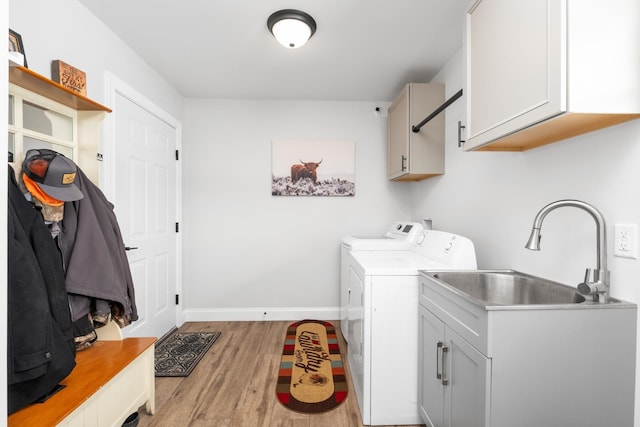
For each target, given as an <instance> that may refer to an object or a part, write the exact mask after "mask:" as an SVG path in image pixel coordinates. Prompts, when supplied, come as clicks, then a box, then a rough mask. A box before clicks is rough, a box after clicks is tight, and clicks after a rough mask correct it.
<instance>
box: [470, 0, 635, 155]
mask: <svg viewBox="0 0 640 427" xmlns="http://www.w3.org/2000/svg"><path fill="white" fill-rule="evenodd" d="M639 19H640V2H638V1H637V0H611V1H607V2H603V1H598V0H579V1H568V0H528V1H525V2H520V1H519V2H514V1H512V0H479V1H477V2H475V3H474V4H473V6H472V7H471V9H470V10H469V12H468V15H467V34H466V35H467V40H466V47H467V48H466V55H467V92H466V93H467V125H468V126H467V135H468V137H467V142H466V143H465V145H464V149H465V150H513V151H521V150H527V149H530V148H534V147H538V146H540V145H544V144H548V143H551V142H555V141H559V140H562V139H566V138H569V137H572V136H576V135H579V134H582V133H586V132H590V131H594V130H596V129H600V128H604V127H607V126H611V125H615V124H618V123H621V122H624V121H627V120H633V119H635V118H638V117H640V78H638V76H640V56H639V55H640V53H639V52H640V36H639V33H638V20H639Z"/></svg>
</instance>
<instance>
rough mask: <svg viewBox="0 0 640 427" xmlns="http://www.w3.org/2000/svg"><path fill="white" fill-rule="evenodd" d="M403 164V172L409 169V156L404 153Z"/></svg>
mask: <svg viewBox="0 0 640 427" xmlns="http://www.w3.org/2000/svg"><path fill="white" fill-rule="evenodd" d="M401 166H402V172H404V171H406V170H407V156H404V155H403V156H402V164H401Z"/></svg>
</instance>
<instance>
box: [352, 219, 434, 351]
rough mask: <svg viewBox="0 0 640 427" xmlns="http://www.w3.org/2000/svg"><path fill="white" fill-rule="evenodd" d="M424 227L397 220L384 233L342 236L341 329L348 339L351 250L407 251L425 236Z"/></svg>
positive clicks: (415, 223)
mask: <svg viewBox="0 0 640 427" xmlns="http://www.w3.org/2000/svg"><path fill="white" fill-rule="evenodd" d="M423 231H424V228H423V226H422V224H420V223H417V222H404V221H395V222H394V223H393V224H391V226H390V227H389V229H388V230H387V231H386V232H385V233H384V234H375V235H349V236H344V237H343V238H342V244H341V248H340V330H341V331H342V336H343V337H344V339H345V340H346V339H347V330H348V323H349V316H348V310H349V305H350V303H349V285H348V283H347V282H348V280H349V267H350V264H349V263H350V258H349V252H350V251H380V250H384V251H396V250H397V251H406V250H410V249H411V248H413V247H414V246H415V245H416V244H417V242H419V241H420V240H421V239H422V238H423V237H424V235H423Z"/></svg>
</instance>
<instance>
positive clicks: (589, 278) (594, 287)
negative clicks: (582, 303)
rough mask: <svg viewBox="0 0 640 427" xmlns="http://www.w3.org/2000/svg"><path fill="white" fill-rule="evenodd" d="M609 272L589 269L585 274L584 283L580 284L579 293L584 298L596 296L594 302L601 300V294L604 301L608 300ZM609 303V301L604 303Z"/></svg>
mask: <svg viewBox="0 0 640 427" xmlns="http://www.w3.org/2000/svg"><path fill="white" fill-rule="evenodd" d="M608 283H609V272H608V271H606V270H596V269H593V268H587V270H586V272H585V274H584V282H582V283H579V284H578V293H579V294H581V295H584V296H590V295H593V296H594V301H599V300H600V294H602V296H603V298H602V299H603V300H608V292H609V286H608ZM602 302H607V301H602Z"/></svg>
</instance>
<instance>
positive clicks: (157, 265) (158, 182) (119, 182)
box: [112, 92, 178, 337]
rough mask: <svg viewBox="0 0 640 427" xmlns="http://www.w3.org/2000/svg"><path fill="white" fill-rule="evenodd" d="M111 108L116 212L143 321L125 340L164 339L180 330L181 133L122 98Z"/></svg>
mask: <svg viewBox="0 0 640 427" xmlns="http://www.w3.org/2000/svg"><path fill="white" fill-rule="evenodd" d="M112 108H113V111H114V113H113V114H114V120H115V123H114V124H113V137H114V150H115V153H114V154H115V167H114V173H115V179H114V186H115V202H114V203H115V211H116V214H117V216H118V222H119V224H120V227H121V229H122V235H123V239H124V242H125V244H126V245H127V246H128V247H130V248H131V249H130V250H128V252H127V255H128V258H129V265H130V267H131V274H132V276H133V282H134V287H135V292H136V304H137V308H138V316H139V319H138V320H137V321H136V322H133V323H132V324H131V325H130V326H128V327H126V328H124V330H123V334H124V335H125V336H155V337H162V336H163V335H164V334H165V333H167V332H168V331H170V330H171V329H172V328H173V327H174V326H176V325H177V308H178V306H177V305H176V300H175V298H176V297H175V295H176V294H177V288H178V269H177V265H176V264H177V255H176V254H177V247H178V240H177V233H176V221H177V214H176V174H177V172H176V171H177V162H176V148H177V141H178V131H177V129H176V128H175V126H173V125H170V124H168V123H167V122H165V121H164V120H162V119H160V118H158V117H157V116H156V115H154V114H152V113H151V112H150V111H148V110H147V109H145V108H144V107H142V106H141V105H139V103H137V102H134V101H132V100H130V99H129V98H128V97H125V96H124V95H122V94H121V93H118V92H116V94H115V99H114V104H113V105H112Z"/></svg>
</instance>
